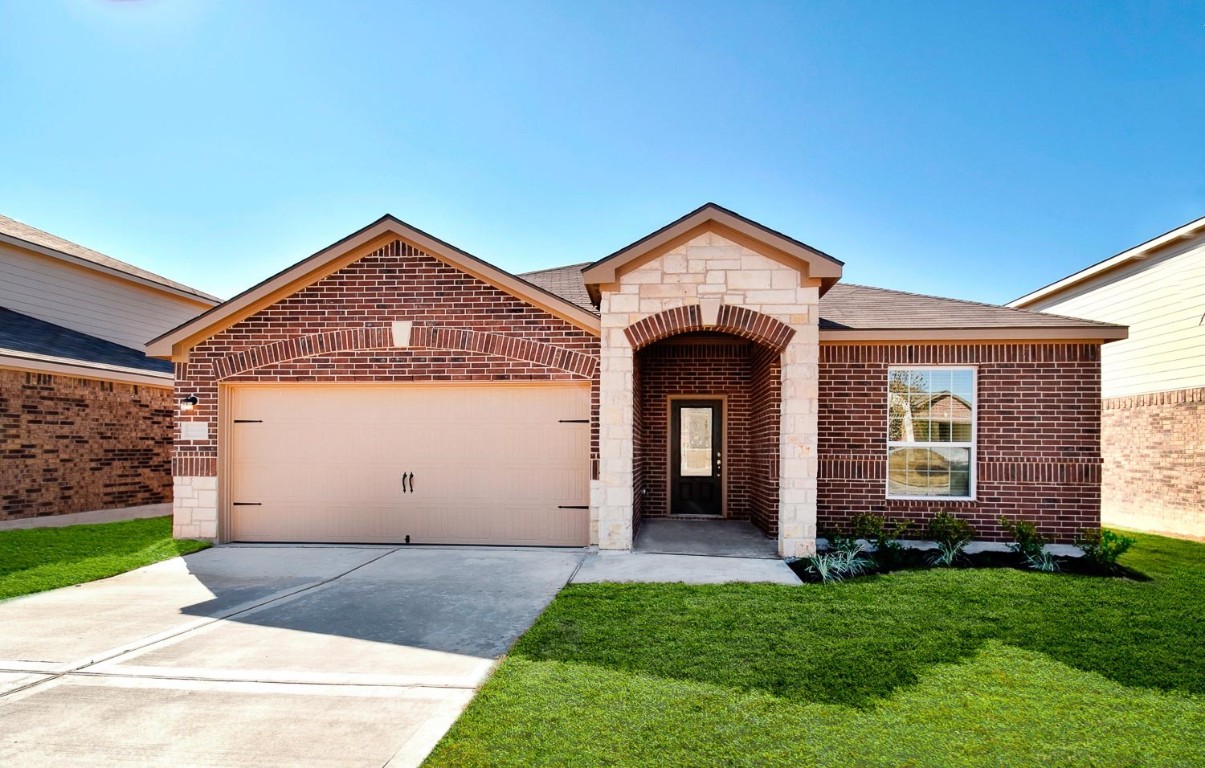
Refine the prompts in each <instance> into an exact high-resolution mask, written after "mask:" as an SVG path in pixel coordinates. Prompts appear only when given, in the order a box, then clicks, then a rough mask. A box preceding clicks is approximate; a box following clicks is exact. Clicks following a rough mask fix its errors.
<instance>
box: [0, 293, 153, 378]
mask: <svg viewBox="0 0 1205 768" xmlns="http://www.w3.org/2000/svg"><path fill="white" fill-rule="evenodd" d="M0 357H5V358H24V359H28V360H31V361H40V362H56V363H60V364H68V365H81V364H82V367H85V368H95V369H98V370H104V369H107V370H112V371H118V370H124V371H131V372H137V373H143V374H148V373H149V374H156V375H158V376H160V377H164V378H166V379H167V380H168V382H169V383H170V380H171V378H172V364H171V363H170V362H167V361H165V360H155V359H153V358H149V357H147V356H146V355H145V354H143V353H142V352H141V351H139V350H137V349H131V348H130V347H123V346H122V345H120V344H115V343H114V342H111V341H106V340H105V339H98V338H97V337H95V336H89V335H88V334H86V333H80V332H79V331H73V330H71V329H70V328H64V327H62V326H61V325H55V324H54V323H48V322H46V321H45V320H39V319H37V318H35V317H30V316H29V315H23V314H21V313H20V312H13V311H12V310H11V309H5V308H3V307H0Z"/></svg>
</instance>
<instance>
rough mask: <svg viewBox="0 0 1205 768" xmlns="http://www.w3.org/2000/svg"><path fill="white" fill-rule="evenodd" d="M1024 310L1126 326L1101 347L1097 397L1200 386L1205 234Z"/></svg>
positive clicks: (1203, 377)
mask: <svg viewBox="0 0 1205 768" xmlns="http://www.w3.org/2000/svg"><path fill="white" fill-rule="evenodd" d="M1028 308H1029V309H1035V310H1041V311H1044V312H1053V313H1055V314H1060V315H1070V316H1072V317H1082V318H1086V319H1088V320H1102V321H1105V322H1110V323H1121V324H1123V325H1128V326H1129V327H1130V337H1129V338H1128V339H1125V340H1122V341H1114V342H1112V343H1110V344H1106V345H1105V346H1104V351H1103V353H1102V360H1101V380H1102V385H1101V388H1102V393H1101V394H1102V396H1103V397H1106V398H1108V397H1120V396H1125V395H1136V394H1143V393H1147V392H1160V391H1164V390H1173V389H1187V388H1190V387H1201V386H1205V237H1202V238H1197V239H1195V240H1193V241H1190V242H1188V243H1185V244H1182V245H1179V246H1176V247H1174V248H1171V249H1168V251H1166V252H1165V253H1161V254H1159V255H1157V256H1154V257H1152V258H1150V259H1147V260H1145V261H1140V262H1138V263H1136V264H1131V265H1129V266H1126V267H1124V268H1122V269H1120V270H1118V271H1116V272H1114V273H1112V274H1108V275H1104V276H1101V277H1098V278H1096V279H1095V280H1092V281H1090V282H1089V283H1087V284H1085V285H1083V286H1079V287H1077V288H1076V289H1075V290H1072V291H1067V292H1065V293H1062V294H1059V295H1057V296H1054V297H1052V298H1050V299H1045V300H1043V301H1039V302H1036V303H1035V304H1033V305H1032V306H1031V307H1028Z"/></svg>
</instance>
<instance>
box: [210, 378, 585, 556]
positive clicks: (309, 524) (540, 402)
mask: <svg viewBox="0 0 1205 768" xmlns="http://www.w3.org/2000/svg"><path fill="white" fill-rule="evenodd" d="M230 395H231V396H230V399H229V400H228V401H227V402H229V403H230V405H231V407H232V414H231V415H232V420H231V421H232V422H233V423H230V427H229V428H230V429H231V439H230V443H229V444H230V447H231V465H230V466H231V474H232V477H231V484H230V496H229V499H228V502H229V503H230V513H229V518H228V519H229V520H230V538H231V539H233V540H235V541H297V542H404V541H406V540H407V537H409V541H411V542H412V543H430V544H536V545H569V546H584V545H585V544H587V540H588V535H589V524H588V520H589V513H588V511H587V510H586V509H585V507H586V505H587V503H588V501H587V499H588V495H589V486H590V427H589V423H588V420H589V417H590V391H589V389H588V387H585V386H580V385H573V386H557V385H545V386H522V385H489V386H475V385H463V386H457V385H448V386H416V385H405V384H402V385H388V386H358V385H326V386H323V385H280V386H245V387H237V388H234V389H233V390H232V391H231V393H230ZM228 423H229V422H228Z"/></svg>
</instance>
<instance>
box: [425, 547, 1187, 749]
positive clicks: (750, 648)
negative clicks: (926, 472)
mask: <svg viewBox="0 0 1205 768" xmlns="http://www.w3.org/2000/svg"><path fill="white" fill-rule="evenodd" d="M1135 538H1137V539H1138V544H1137V545H1136V546H1135V547H1134V549H1133V550H1131V552H1130V553H1128V554H1127V555H1126V556H1125V557H1124V558H1123V559H1122V562H1123V563H1124V564H1125V565H1127V566H1129V567H1130V568H1133V569H1135V570H1137V571H1141V572H1142V573H1144V574H1146V575H1148V576H1150V577H1151V580H1150V581H1143V582H1139V581H1129V580H1122V579H1102V578H1091V577H1082V576H1072V575H1065V574H1041V573H1030V572H1023V571H1015V570H1007V569H1001V570H945V569H940V570H929V571H905V572H897V573H892V574H888V575H884V576H877V577H872V578H867V579H859V580H855V581H851V582H848V583H844V584H838V585H834V586H821V585H807V586H803V587H775V586H771V585H724V586H685V585H673V584H671V585H656V584H633V585H596V584H590V585H573V586H571V587H568V588H566V589H565V590H564V591H562V592H561V594H560V595H559V596H558V597H557V599H556V600H555V601H554V602H553V603H552V605H551V606H549V608H548V610H547V611H545V613H544V615H543V616H542V617H541V618H540V619H539V621H537V622H536V625H535V626H534V627H532V629H531V630H530V631H529V632H528V633H527V634H526V635H525V636H524V637H523V638H522V639H521V640H520V641H519V643H518V644H517V645H516V646H515V648H514V650H513V652H512V653H511V654H510V656H509V657H508V658H507V659H506V660H505V661H504V662H503V664H502V665H501V667H500V668H499V670H498V672H497V673H496V674H495V676H494V677H493V678H492V679H491V680H490V682H489V683H487V684H486V686H485V687H484V689H483V690H482V692H481V694H480V695H479V696H478V697H477V699H476V700H475V701H474V702H473V703H472V704H471V705H470V706H469V708H468V710H467V711H466V713H465V714H464V716H462V717H461V719H460V720H459V721H458V722H457V724H456V725H455V726H454V727H453V729H452V730H451V731H450V732H449V734H448V735H447V736H446V737H445V738H444V740H443V741H442V742H441V743H440V746H439V747H438V748H437V749H436V751H435V753H434V754H433V755H432V757H431V758H430V761H429V765H432V766H473V765H482V766H484V765H490V766H497V765H567V766H574V765H581V766H586V765H608V766H618V765H660V766H668V765H699V766H703V765H748V766H754V765H800V766H806V765H832V766H839V765H914V766H952V765H1007V766H1013V765H1044V766H1061V765H1092V766H1113V765H1117V766H1130V765H1201V764H1205V742H1203V740H1202V739H1201V737H1200V734H1201V733H1205V640H1203V638H1205V600H1203V596H1205V545H1201V544H1195V543H1191V542H1183V541H1176V540H1173V539H1166V538H1161V537H1155V536H1136V537H1135Z"/></svg>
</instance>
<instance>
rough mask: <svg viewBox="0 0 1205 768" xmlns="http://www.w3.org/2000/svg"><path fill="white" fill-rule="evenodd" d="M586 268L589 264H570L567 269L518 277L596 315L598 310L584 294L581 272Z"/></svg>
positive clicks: (544, 270) (555, 268)
mask: <svg viewBox="0 0 1205 768" xmlns="http://www.w3.org/2000/svg"><path fill="white" fill-rule="evenodd" d="M588 266H590V262H588V261H587V262H584V263H582V264H570V265H569V266H567V267H553V268H552V269H541V270H538V271H536V272H525V273H523V274H521V275H519V277H521V278H523V279H524V280H526V281H527V282H529V283H531V284H533V285H538V286H539V287H541V288H543V289H544V290H546V291H548V292H549V293H554V294H556V295H557V296H560V297H561V298H562V299H565V300H566V301H568V302H569V303H571V304H576V305H577V306H579V307H581V308H582V309H584V310H586V311H587V312H592V313H593V314H596V315H597V314H598V308H597V307H595V306H594V303H593V302H591V301H590V294H589V293H587V292H586V283H585V281H583V280H582V270H583V269H585V268H586V267H588Z"/></svg>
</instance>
